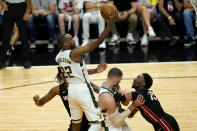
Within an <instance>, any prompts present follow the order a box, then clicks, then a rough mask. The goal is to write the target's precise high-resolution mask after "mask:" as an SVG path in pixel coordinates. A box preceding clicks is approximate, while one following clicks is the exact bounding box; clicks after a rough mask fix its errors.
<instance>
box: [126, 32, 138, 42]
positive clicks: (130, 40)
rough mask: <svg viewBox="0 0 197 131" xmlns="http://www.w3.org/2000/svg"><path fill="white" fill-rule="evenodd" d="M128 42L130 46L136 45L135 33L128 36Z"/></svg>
mask: <svg viewBox="0 0 197 131" xmlns="http://www.w3.org/2000/svg"><path fill="white" fill-rule="evenodd" d="M127 41H128V43H129V44H136V41H135V40H134V38H133V33H128V34H127Z"/></svg>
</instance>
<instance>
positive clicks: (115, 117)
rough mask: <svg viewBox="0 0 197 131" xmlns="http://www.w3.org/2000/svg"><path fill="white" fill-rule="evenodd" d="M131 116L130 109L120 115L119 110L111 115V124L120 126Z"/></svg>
mask: <svg viewBox="0 0 197 131" xmlns="http://www.w3.org/2000/svg"><path fill="white" fill-rule="evenodd" d="M130 114H131V111H130V110H129V109H127V110H125V111H123V112H122V113H119V112H118V110H117V109H116V111H115V112H114V113H113V114H109V119H110V120H111V122H112V123H113V125H115V126H118V125H120V124H121V123H122V122H123V121H124V119H125V118H127V117H128V116H129V115H130Z"/></svg>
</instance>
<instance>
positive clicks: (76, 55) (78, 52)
mask: <svg viewBox="0 0 197 131" xmlns="http://www.w3.org/2000/svg"><path fill="white" fill-rule="evenodd" d="M116 17H117V13H116V14H115V15H114V16H112V17H111V19H110V20H109V21H108V24H107V27H106V28H105V30H104V31H103V32H102V34H101V35H100V36H99V38H98V39H97V40H92V41H90V42H89V43H87V44H86V45H85V46H79V47H77V48H75V49H73V50H72V52H71V54H70V58H71V60H72V61H74V62H76V63H79V62H81V61H82V56H83V55H84V54H85V53H89V52H91V51H93V50H94V49H96V48H97V47H98V46H99V45H100V44H101V43H102V42H103V41H104V40H105V38H106V37H107V35H108V34H109V32H110V30H111V26H112V24H113V23H114V21H115V19H116Z"/></svg>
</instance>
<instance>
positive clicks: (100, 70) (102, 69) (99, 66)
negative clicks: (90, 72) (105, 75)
mask: <svg viewBox="0 0 197 131" xmlns="http://www.w3.org/2000/svg"><path fill="white" fill-rule="evenodd" d="M106 68H107V64H106V63H104V64H99V65H98V66H97V68H96V72H97V73H101V72H103V71H104V70H106Z"/></svg>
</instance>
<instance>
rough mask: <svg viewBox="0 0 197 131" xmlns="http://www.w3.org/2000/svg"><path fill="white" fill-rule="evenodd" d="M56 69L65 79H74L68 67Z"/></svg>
mask: <svg viewBox="0 0 197 131" xmlns="http://www.w3.org/2000/svg"><path fill="white" fill-rule="evenodd" d="M58 68H59V70H60V71H61V73H63V74H64V77H65V78H72V77H74V76H73V75H72V70H71V68H70V66H65V67H58Z"/></svg>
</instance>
